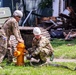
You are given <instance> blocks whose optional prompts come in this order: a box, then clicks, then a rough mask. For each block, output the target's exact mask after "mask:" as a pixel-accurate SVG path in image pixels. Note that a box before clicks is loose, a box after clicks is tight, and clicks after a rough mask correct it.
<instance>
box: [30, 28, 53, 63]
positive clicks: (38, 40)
mask: <svg viewBox="0 0 76 75" xmlns="http://www.w3.org/2000/svg"><path fill="white" fill-rule="evenodd" d="M33 34H34V36H35V37H34V38H33V42H32V48H31V49H32V50H34V51H33V53H32V54H31V55H32V57H34V58H36V59H37V60H38V61H39V62H40V63H45V62H49V61H50V56H51V55H52V54H53V48H52V45H51V44H50V41H49V40H48V39H47V38H46V37H44V36H42V35H41V30H40V29H39V28H38V27H35V28H34V29H33ZM33 60H34V61H36V60H35V59H33V58H31V61H33Z"/></svg>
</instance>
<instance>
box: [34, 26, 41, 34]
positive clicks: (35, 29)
mask: <svg viewBox="0 0 76 75" xmlns="http://www.w3.org/2000/svg"><path fill="white" fill-rule="evenodd" d="M33 34H34V35H40V34H41V30H40V29H39V28H38V27H35V28H34V29H33Z"/></svg>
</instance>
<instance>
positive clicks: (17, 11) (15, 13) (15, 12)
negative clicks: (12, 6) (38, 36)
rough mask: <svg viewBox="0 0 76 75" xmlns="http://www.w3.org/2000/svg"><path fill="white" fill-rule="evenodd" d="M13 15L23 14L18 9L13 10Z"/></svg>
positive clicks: (20, 15)
mask: <svg viewBox="0 0 76 75" xmlns="http://www.w3.org/2000/svg"><path fill="white" fill-rule="evenodd" d="M13 16H19V17H22V16H23V13H22V12H21V11H20V10H15V11H14V13H13Z"/></svg>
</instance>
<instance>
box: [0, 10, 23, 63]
mask: <svg viewBox="0 0 76 75" xmlns="http://www.w3.org/2000/svg"><path fill="white" fill-rule="evenodd" d="M22 16H23V13H22V12H21V11H20V10H15V11H14V13H13V17H10V18H9V19H7V20H6V22H5V23H4V25H3V26H2V30H3V31H4V33H5V36H6V37H7V49H6V51H5V52H4V53H3V55H1V54H0V60H3V58H1V57H4V56H5V55H6V53H7V56H8V62H10V63H11V62H12V53H11V52H12V49H11V48H10V44H9V39H10V36H11V35H14V36H15V37H16V40H17V41H18V42H21V43H24V41H23V39H22V37H21V34H20V30H19V26H18V22H19V20H20V19H21V18H22ZM0 45H1V44H0Z"/></svg>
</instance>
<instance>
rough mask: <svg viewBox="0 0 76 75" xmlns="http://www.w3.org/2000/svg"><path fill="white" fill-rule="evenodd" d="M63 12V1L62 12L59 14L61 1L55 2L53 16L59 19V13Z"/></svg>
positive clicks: (55, 0) (56, 0)
mask: <svg viewBox="0 0 76 75" xmlns="http://www.w3.org/2000/svg"><path fill="white" fill-rule="evenodd" d="M61 12H63V0H61V6H60V12H59V0H53V14H52V16H55V17H57V16H58V14H59V13H61Z"/></svg>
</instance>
